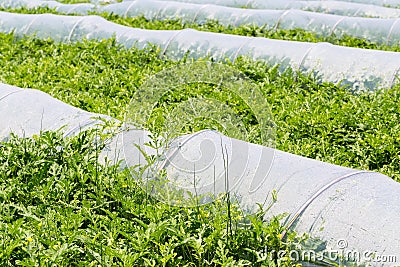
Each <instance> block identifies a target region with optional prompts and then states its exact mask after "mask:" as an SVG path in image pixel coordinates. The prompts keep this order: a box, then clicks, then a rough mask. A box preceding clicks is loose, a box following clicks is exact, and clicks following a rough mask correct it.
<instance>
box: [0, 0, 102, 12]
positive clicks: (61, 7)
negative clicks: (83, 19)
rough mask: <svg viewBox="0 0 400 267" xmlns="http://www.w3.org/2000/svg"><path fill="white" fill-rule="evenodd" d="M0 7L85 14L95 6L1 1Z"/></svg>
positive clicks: (37, 0) (55, 2)
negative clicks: (39, 8)
mask: <svg viewBox="0 0 400 267" xmlns="http://www.w3.org/2000/svg"><path fill="white" fill-rule="evenodd" d="M0 7H2V8H21V7H25V8H38V7H49V8H54V9H55V10H57V11H58V12H62V13H65V14H71V13H78V14H87V13H88V12H89V11H91V10H94V7H95V5H93V4H90V3H81V4H62V3H59V2H57V1H41V0H1V1H0Z"/></svg>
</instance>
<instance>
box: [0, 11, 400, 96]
mask: <svg viewBox="0 0 400 267" xmlns="http://www.w3.org/2000/svg"><path fill="white" fill-rule="evenodd" d="M0 32H14V33H15V34H16V35H19V36H21V35H35V36H36V37H37V38H51V39H54V40H55V41H58V42H70V41H81V40H83V39H104V38H112V37H115V38H116V40H117V42H118V43H120V44H122V45H124V46H126V47H128V48H129V47H132V46H135V47H137V48H139V49H142V48H144V47H147V46H148V45H149V44H154V45H157V46H159V47H160V48H161V49H162V51H163V53H164V54H165V55H167V56H169V57H170V58H171V59H181V58H183V57H184V56H185V55H186V54H187V53H188V56H189V57H192V58H201V57H212V58H214V59H215V60H224V59H229V60H231V61H234V60H235V59H236V58H237V57H238V56H242V55H243V56H249V57H251V58H253V59H255V60H263V61H266V62H267V63H268V64H269V65H271V66H275V65H277V64H279V68H280V70H282V71H284V70H286V69H288V68H292V69H293V70H299V71H301V72H304V73H313V74H314V75H315V76H316V78H317V79H319V80H321V81H328V82H333V83H340V84H341V85H347V86H349V88H350V89H352V90H355V91H356V90H376V89H378V88H390V87H392V86H393V85H394V84H395V83H397V82H398V72H399V67H400V53H396V52H386V51H375V50H366V49H357V48H349V47H341V46H335V45H331V44H328V43H305V42H293V41H282V40H272V39H266V38H254V37H244V36H235V35H227V34H219V33H209V32H199V31H195V30H191V29H186V30H180V31H168V30H160V31H155V30H143V29H136V28H130V27H126V26H122V25H118V24H115V23H112V22H109V21H107V20H105V19H103V18H101V17H98V16H60V15H52V14H41V15H32V14H15V13H7V12H0Z"/></svg>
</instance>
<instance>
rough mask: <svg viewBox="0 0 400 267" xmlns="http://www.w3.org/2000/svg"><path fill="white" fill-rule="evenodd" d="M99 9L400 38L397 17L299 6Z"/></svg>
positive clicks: (145, 4)
mask: <svg viewBox="0 0 400 267" xmlns="http://www.w3.org/2000/svg"><path fill="white" fill-rule="evenodd" d="M101 10H102V11H106V12H109V13H114V14H118V15H121V16H126V17H135V16H139V15H144V16H145V17H146V18H147V19H151V20H159V19H176V18H180V19H182V20H183V22H189V23H199V24H202V23H205V22H206V21H207V20H210V19H212V20H217V21H218V22H219V23H220V24H222V25H226V26H228V25H233V26H240V25H245V24H253V25H257V26H260V27H261V26H263V27H266V28H267V29H297V28H299V29H304V30H306V31H310V32H314V33H317V34H320V35H323V36H329V35H335V36H337V37H340V36H342V35H344V34H345V35H349V36H353V37H358V38H362V39H366V40H368V41H372V42H376V43H381V44H390V45H394V44H398V43H399V41H400V24H399V21H400V19H377V18H360V17H345V16H338V15H330V14H321V13H314V12H307V11H301V10H254V9H247V10H246V9H240V8H231V7H223V6H215V5H198V4H188V3H178V2H168V1H152V0H137V1H134V2H123V3H120V4H115V5H109V6H105V7H102V8H101ZM398 11H399V12H400V10H398ZM399 15H400V13H399Z"/></svg>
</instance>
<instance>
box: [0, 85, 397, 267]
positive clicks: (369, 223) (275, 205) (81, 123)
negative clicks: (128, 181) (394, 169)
mask: <svg viewBox="0 0 400 267" xmlns="http://www.w3.org/2000/svg"><path fill="white" fill-rule="evenodd" d="M32 103H35V104H34V105H32ZM99 117H102V118H105V119H111V118H109V117H106V116H103V115H99V114H93V113H88V112H85V111H82V110H79V109H77V108H74V107H72V106H69V105H67V104H65V103H63V102H61V101H58V100H56V99H54V98H52V97H50V96H49V95H47V94H45V93H43V92H40V91H37V90H31V89H21V88H17V87H14V86H9V85H5V84H0V129H1V132H0V140H7V136H9V134H10V133H12V132H13V133H16V134H18V135H20V136H23V137H28V136H32V135H33V134H39V133H40V131H41V130H43V131H45V130H56V129H58V128H60V127H61V126H65V127H64V128H63V130H64V132H65V135H72V134H76V133H77V132H79V131H82V130H84V129H88V128H89V127H95V125H96V124H98V123H100V121H99V119H97V118H99ZM122 135H123V137H122ZM122 138H125V140H124V142H121V140H122ZM148 140H150V139H149V136H148V132H146V131H143V130H130V131H129V132H127V133H119V134H117V135H116V136H115V138H114V140H113V141H112V142H111V143H110V146H111V147H108V148H106V149H105V151H104V153H103V154H102V157H103V158H104V157H107V158H112V159H118V160H124V162H125V164H126V165H127V166H135V165H136V164H138V163H139V162H140V161H139V158H140V157H141V153H140V152H138V149H137V147H135V146H134V144H137V145H138V146H139V147H142V148H143V147H144V145H143V143H144V142H147V141H148ZM126 144H131V145H126ZM178 145H179V150H177V149H176V147H177V146H178ZM221 147H224V148H225V153H226V154H225V155H223V151H221V149H220V148H221ZM205 149H206V150H205ZM177 151H178V152H179V153H177ZM150 153H151V151H150ZM201 153H203V155H204V153H205V155H209V156H207V157H200V158H199V154H201ZM165 154H166V155H168V157H166V158H165V159H164V161H163V164H161V166H162V167H163V168H164V169H166V171H167V173H168V175H169V176H171V177H177V179H181V182H182V183H183V184H184V183H187V179H188V178H187V177H192V176H193V171H187V170H192V167H193V162H196V165H197V166H198V167H199V169H198V171H197V172H196V176H197V179H198V182H197V186H198V187H199V194H203V193H212V194H217V193H220V192H225V190H226V189H227V186H226V185H227V181H228V184H229V188H228V190H229V191H230V192H231V193H232V196H234V197H235V198H236V199H237V200H238V201H239V202H240V204H241V205H242V206H243V208H245V209H246V210H253V209H254V207H255V205H256V203H261V204H262V205H263V206H264V207H270V209H269V210H268V211H267V214H266V219H269V218H271V217H272V216H273V215H279V214H283V213H286V214H287V215H286V217H285V218H284V219H283V223H284V224H285V225H286V226H287V227H288V228H289V229H291V230H294V231H296V232H297V233H299V234H300V233H307V234H309V235H310V236H311V237H313V238H315V239H319V240H322V241H323V242H324V244H325V246H324V247H323V248H322V251H323V250H325V251H335V250H336V251H337V250H338V249H342V250H344V252H346V251H350V252H351V253H355V252H357V253H359V254H357V255H361V256H360V258H358V259H357V260H358V261H359V262H363V261H370V262H373V260H372V256H371V255H372V253H373V255H376V256H381V255H382V256H383V255H385V256H387V257H388V256H391V257H392V259H397V260H400V254H399V250H398V248H399V247H400V239H399V237H398V233H399V231H400V224H398V221H399V220H400V203H399V202H398V201H397V200H398V199H399V198H400V184H399V183H396V182H394V181H393V180H392V179H390V178H389V177H387V176H385V175H382V174H379V173H374V172H367V171H359V170H353V169H349V168H344V167H340V166H336V165H332V164H327V163H323V162H319V161H316V160H312V159H308V158H304V157H300V156H296V155H293V154H289V153H285V152H282V151H279V150H275V149H272V148H268V147H263V146H260V145H255V144H250V143H246V142H243V141H239V140H236V139H232V138H229V137H226V136H224V135H221V134H220V133H218V132H215V131H202V132H198V133H195V134H192V135H186V136H182V137H180V138H178V139H177V140H176V141H174V142H173V144H172V145H171V146H170V148H169V150H168V151H165ZM227 155H229V157H227ZM210 159H211V161H210ZM225 159H226V160H225ZM142 162H143V161H142ZM210 162H211V163H210ZM224 163H225V164H226V165H224ZM224 166H225V167H224ZM213 172H214V173H216V175H214V177H213V176H212V175H211V173H213ZM225 173H229V176H228V178H227V179H228V180H226V179H225V177H224V174H225ZM275 191H276V195H277V198H276V199H275V198H274V197H273V192H275ZM341 240H345V242H346V247H344V246H343V245H341V243H338V242H339V241H341ZM338 244H339V245H338ZM338 246H341V247H339V248H338ZM366 252H371V254H368V255H369V258H365V255H364V253H366ZM353 255H354V254H353ZM363 255H364V256H363ZM373 266H386V265H384V264H381V263H373Z"/></svg>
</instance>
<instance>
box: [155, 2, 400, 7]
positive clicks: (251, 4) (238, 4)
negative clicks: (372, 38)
mask: <svg viewBox="0 0 400 267" xmlns="http://www.w3.org/2000/svg"><path fill="white" fill-rule="evenodd" d="M162 1H164V0H162ZM166 1H168V0H166ZM175 1H177V2H187V3H198V4H204V3H209V4H211V3H214V4H216V5H222V6H233V7H247V8H260V9H262V8H267V7H266V5H267V4H266V3H268V1H265V0H175ZM291 1H296V0H281V1H275V2H283V3H285V2H286V3H287V2H291ZM311 1H313V2H314V1H315V0H310V1H307V0H305V1H304V2H311ZM299 2H300V1H299ZM319 2H327V3H329V2H333V1H331V0H321V1H319ZM338 2H342V4H343V5H348V4H351V3H359V4H370V5H376V6H393V7H398V6H399V1H398V0H338Z"/></svg>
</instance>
